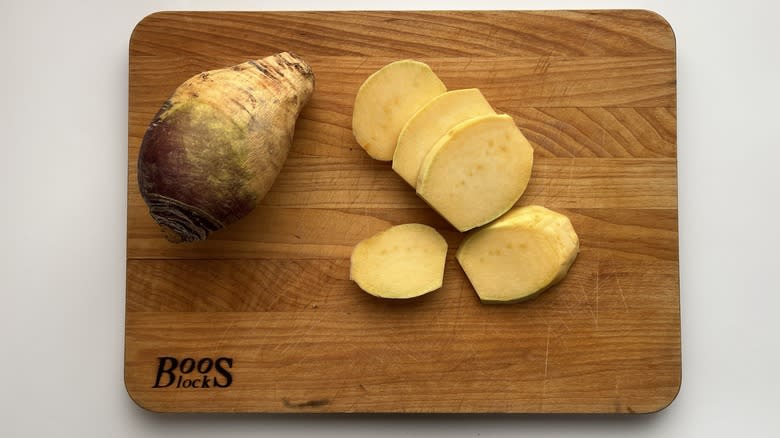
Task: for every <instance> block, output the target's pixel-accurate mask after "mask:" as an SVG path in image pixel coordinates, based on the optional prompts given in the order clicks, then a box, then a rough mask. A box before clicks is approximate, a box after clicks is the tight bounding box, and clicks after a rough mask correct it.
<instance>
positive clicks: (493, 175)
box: [417, 114, 533, 231]
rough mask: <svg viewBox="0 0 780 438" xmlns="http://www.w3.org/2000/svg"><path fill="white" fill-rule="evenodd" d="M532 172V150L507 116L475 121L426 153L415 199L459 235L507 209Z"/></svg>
mask: <svg viewBox="0 0 780 438" xmlns="http://www.w3.org/2000/svg"><path fill="white" fill-rule="evenodd" d="M532 167H533V148H532V147H531V144H530V143H529V142H528V140H526V138H525V137H524V136H523V134H522V133H521V132H520V130H519V129H518V128H517V126H516V125H515V123H514V121H513V120H512V117H510V116H508V115H505V114H503V115H495V114H493V115H487V116H479V117H474V118H472V119H469V120H467V121H465V122H462V123H460V124H458V125H457V126H455V127H454V128H452V129H451V130H450V131H449V132H448V133H447V134H445V135H444V136H443V137H442V138H440V139H439V141H437V142H436V144H435V145H434V146H433V148H432V149H431V150H430V152H428V155H426V157H425V160H424V161H423V164H422V166H421V167H420V175H419V177H418V180H417V194H418V195H420V197H422V198H423V199H424V200H425V201H426V202H427V203H428V204H429V205H430V206H431V207H433V208H434V209H435V210H436V211H438V212H439V214H441V215H442V216H444V218H445V219H447V221H449V222H450V223H451V224H452V225H453V226H454V227H455V228H457V229H458V230H459V231H467V230H470V229H472V228H475V227H478V226H480V225H484V224H486V223H488V222H490V221H492V220H493V219H495V218H497V217H499V216H501V215H502V214H504V213H505V212H506V211H507V210H509V209H510V208H512V206H513V205H514V204H515V202H517V200H518V199H519V198H520V195H522V194H523V192H524V191H525V188H526V186H527V185H528V179H529V178H530V177H531V168H532Z"/></svg>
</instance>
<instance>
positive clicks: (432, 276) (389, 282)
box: [349, 224, 447, 298]
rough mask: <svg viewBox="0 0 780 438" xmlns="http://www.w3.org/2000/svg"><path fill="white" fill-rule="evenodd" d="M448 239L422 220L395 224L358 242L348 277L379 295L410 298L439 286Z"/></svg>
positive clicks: (373, 293)
mask: <svg viewBox="0 0 780 438" xmlns="http://www.w3.org/2000/svg"><path fill="white" fill-rule="evenodd" d="M446 257H447V242H446V241H445V240H444V238H443V237H442V236H441V234H439V233H438V232H437V231H436V230H435V229H433V228H431V227H429V226H427V225H422V224H404V225H397V226H394V227H392V228H390V229H388V230H385V231H382V232H381V233H378V234H376V235H374V236H371V237H369V238H367V239H365V240H363V241H361V242H360V243H358V244H357V245H356V246H355V248H354V249H353V250H352V257H351V258H350V271H349V277H350V279H351V280H353V281H354V282H355V283H357V284H358V286H360V288H361V289H363V290H364V291H366V292H368V293H369V294H371V295H374V296H377V297H381V298H413V297H417V296H420V295H424V294H426V293H428V292H431V291H434V290H436V289H438V288H440V287H441V285H442V280H443V278H444V262H445V259H446Z"/></svg>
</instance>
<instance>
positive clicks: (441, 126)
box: [393, 88, 495, 187]
mask: <svg viewBox="0 0 780 438" xmlns="http://www.w3.org/2000/svg"><path fill="white" fill-rule="evenodd" d="M488 114H495V111H493V108H492V107H491V106H490V104H489V103H488V101H487V100H486V99H485V96H483V95H482V93H481V92H480V91H479V90H478V89H476V88H469V89H465V90H453V91H448V92H446V93H444V94H441V95H439V96H436V97H435V98H433V100H431V101H430V102H428V103H427V104H425V106H423V107H422V108H420V110H419V111H417V112H416V113H415V114H414V115H413V116H412V117H411V118H410V119H409V121H408V122H406V124H405V125H404V127H403V129H401V133H400V134H399V136H398V144H397V145H396V148H395V154H394V155H393V170H395V172H396V173H397V174H398V175H399V176H401V178H403V179H404V181H406V182H407V183H409V185H411V186H412V187H416V185H417V177H418V176H419V173H420V166H421V165H422V163H423V160H424V159H425V156H426V155H427V154H428V152H429V151H430V150H431V148H433V146H434V144H436V141H437V140H439V139H440V138H441V137H442V136H443V135H444V134H446V133H447V131H449V130H450V129H452V128H454V127H455V126H456V125H457V124H459V123H461V122H464V121H466V120H468V119H471V118H473V117H477V116H483V115H488Z"/></svg>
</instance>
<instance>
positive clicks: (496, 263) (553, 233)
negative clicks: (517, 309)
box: [456, 206, 579, 303]
mask: <svg viewBox="0 0 780 438" xmlns="http://www.w3.org/2000/svg"><path fill="white" fill-rule="evenodd" d="M578 251H579V238H578V237H577V233H575V231H574V228H573V227H572V225H571V221H569V218H567V217H566V216H564V215H562V214H560V213H556V212H554V211H551V210H548V209H546V208H544V207H539V206H528V207H520V208H515V209H513V210H511V211H510V212H509V213H507V214H505V215H504V216H502V217H501V218H500V219H499V220H497V221H495V222H493V223H491V224H490V225H488V226H486V227H484V228H482V229H480V230H478V231H475V232H474V233H473V234H471V235H470V236H469V237H467V238H466V240H464V241H463V243H462V244H461V246H460V248H458V252H457V254H456V257H457V259H458V263H460V265H461V267H462V268H463V270H464V271H465V272H466V276H467V277H468V278H469V281H470V282H471V284H472V286H474V289H475V290H476V291H477V295H479V298H480V300H482V301H483V302H486V303H513V302H517V301H522V300H526V299H529V298H532V297H534V296H536V295H537V294H539V293H541V292H542V291H544V290H545V289H547V288H548V287H550V286H552V285H554V284H555V283H557V282H559V281H560V280H562V279H563V278H564V277H565V276H566V273H567V272H568V271H569V268H570V267H571V265H572V263H574V259H575V258H576V257H577V252H578Z"/></svg>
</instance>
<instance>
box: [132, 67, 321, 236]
mask: <svg viewBox="0 0 780 438" xmlns="http://www.w3.org/2000/svg"><path fill="white" fill-rule="evenodd" d="M313 90H314V75H313V73H312V71H311V68H310V67H309V66H308V65H307V64H306V63H305V62H304V61H303V60H302V59H301V58H299V57H297V56H296V55H294V54H291V53H280V54H277V55H274V56H269V57H267V58H264V59H261V60H259V61H249V62H246V63H243V64H239V65H236V66H233V67H230V68H225V69H221V70H213V71H210V72H205V73H201V74H199V75H197V76H194V77H192V78H190V79H189V80H187V81H186V82H184V83H183V84H182V85H180V86H179V88H177V89H176V91H175V92H174V94H173V96H171V98H170V99H168V101H166V102H165V104H163V106H162V108H160V111H159V112H158V113H157V115H156V116H155V117H154V120H153V121H152V123H151V124H150V125H149V128H148V129H147V131H146V134H145V136H144V139H143V142H142V143H141V151H140V154H139V157H138V185H139V188H140V190H141V196H142V197H143V199H144V201H145V202H146V204H147V205H148V206H149V211H150V213H151V215H152V217H153V218H154V219H155V220H156V221H157V223H158V224H159V225H160V227H161V228H162V230H163V231H164V232H165V234H166V237H167V238H168V240H170V241H172V242H182V241H184V242H189V241H195V240H202V239H205V238H206V237H207V236H208V235H209V233H211V232H213V231H216V230H219V229H220V228H223V227H224V226H226V225H228V224H230V223H232V222H234V221H236V220H238V219H240V218H242V217H243V216H246V215H247V214H248V213H249V212H250V211H252V210H253V209H254V208H255V206H256V205H257V203H258V202H259V201H260V200H261V199H262V198H263V197H264V196H265V194H266V193H267V192H268V190H269V189H270V188H271V185H272V184H273V182H274V180H275V179H276V176H277V175H278V174H279V171H280V170H281V168H282V166H283V165H284V161H285V160H286V159H287V153H288V151H289V149H290V146H291V144H292V138H293V133H294V131H295V122H296V120H297V118H298V115H299V114H300V112H301V110H302V109H303V107H304V105H306V103H307V102H308V100H309V97H310V96H311V94H312V92H313Z"/></svg>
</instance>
